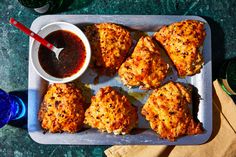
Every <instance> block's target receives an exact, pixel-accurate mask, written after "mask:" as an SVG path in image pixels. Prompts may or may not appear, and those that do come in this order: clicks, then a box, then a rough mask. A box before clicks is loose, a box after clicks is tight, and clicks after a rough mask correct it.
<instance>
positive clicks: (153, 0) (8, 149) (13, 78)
mask: <svg viewBox="0 0 236 157" xmlns="http://www.w3.org/2000/svg"><path fill="white" fill-rule="evenodd" d="M58 14H133V15H198V16H202V17H203V18H205V19H206V20H207V21H208V23H209V24H210V27H211V31H212V64H213V74H212V75H213V79H216V78H217V75H218V71H219V68H220V66H221V65H222V63H223V62H224V61H225V60H227V59H232V58H234V57H236V32H235V31H236V1H235V0H225V1H223V0H120V1H114V0H74V1H73V2H72V4H71V5H70V6H69V7H68V8H67V9H65V10H64V11H63V12H60V13H58ZM38 16H40V15H36V14H33V13H32V12H31V11H29V10H27V9H25V8H24V7H23V6H21V5H20V4H19V3H18V2H17V0H1V1H0V79H1V81H0V88H1V89H4V90H6V91H8V92H10V91H27V87H28V59H29V58H28V40H29V38H28V37H27V36H25V35H24V34H22V33H21V32H20V31H18V30H16V29H15V28H13V27H12V26H11V25H10V24H8V20H9V18H10V17H14V18H16V19H17V20H19V21H21V22H22V23H24V24H25V25H27V26H28V27H29V26H30V25H31V23H32V21H33V20H34V19H35V18H37V17H38ZM108 147H109V146H61V145H40V144H37V143H35V142H34V141H33V140H31V138H30V137H29V135H28V133H27V129H24V128H22V127H21V128H19V127H16V126H11V125H6V126H5V127H3V128H1V129H0V156H1V157H3V156H7V157H11V156H17V157H18V156H19V157H26V156H30V157H32V156H57V157H59V156H63V157H71V156H96V157H99V156H104V153H103V151H104V150H105V149H106V148H108Z"/></svg>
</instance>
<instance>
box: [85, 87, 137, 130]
mask: <svg viewBox="0 0 236 157" xmlns="http://www.w3.org/2000/svg"><path fill="white" fill-rule="evenodd" d="M137 121H138V115H137V109H136V107H134V106H132V105H131V103H130V102H129V101H128V99H127V98H126V97H125V96H124V95H122V94H120V93H119V92H117V91H116V90H114V89H112V88H111V87H109V86H108V87H104V88H101V89H100V90H99V91H98V93H97V94H96V96H94V97H92V100H91V105H90V107H89V108H88V109H87V110H86V112H85V120H84V123H85V124H88V125H90V126H91V127H92V128H97V129H99V130H100V131H107V132H108V133H111V132H113V133H114V134H127V133H129V132H130V131H131V130H132V129H133V128H134V127H135V126H136V124H137Z"/></svg>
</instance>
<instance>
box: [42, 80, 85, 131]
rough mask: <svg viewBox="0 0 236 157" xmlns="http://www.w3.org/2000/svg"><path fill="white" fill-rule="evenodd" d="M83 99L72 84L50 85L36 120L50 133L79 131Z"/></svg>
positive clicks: (81, 121) (82, 115) (82, 112)
mask: <svg viewBox="0 0 236 157" xmlns="http://www.w3.org/2000/svg"><path fill="white" fill-rule="evenodd" d="M83 103H84V100H83V97H82V94H81V92H80V91H79V90H78V89H76V88H75V87H74V86H73V85H72V84H51V85H49V87H48V90H47V93H46V95H45V96H44V99H43V101H42V103H41V106H40V109H39V113H38V119H39V121H40V123H41V126H42V128H43V129H44V130H46V131H49V132H51V133H55V132H64V131H65V132H69V133H75V132H77V131H79V130H80V128H81V127H82V125H83V120H84V109H83Z"/></svg>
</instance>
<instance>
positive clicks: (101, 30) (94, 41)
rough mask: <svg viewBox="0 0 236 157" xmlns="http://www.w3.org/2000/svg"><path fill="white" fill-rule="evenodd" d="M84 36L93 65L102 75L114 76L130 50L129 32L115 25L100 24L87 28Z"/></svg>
mask: <svg viewBox="0 0 236 157" xmlns="http://www.w3.org/2000/svg"><path fill="white" fill-rule="evenodd" d="M85 34H86V35H87V37H88V39H89V41H90V44H91V49H92V61H93V62H94V65H95V66H96V67H97V68H100V71H101V70H102V71H101V72H102V73H105V74H108V75H111V74H114V73H115V72H116V71H117V70H118V69H119V67H120V65H121V64H122V62H123V61H124V59H125V57H126V56H127V53H128V52H129V49H130V48H131V44H132V39H131V35H130V32H129V31H127V30H126V29H125V28H123V27H121V26H119V25H116V24H112V23H100V24H94V25H91V26H88V27H87V28H86V30H85Z"/></svg>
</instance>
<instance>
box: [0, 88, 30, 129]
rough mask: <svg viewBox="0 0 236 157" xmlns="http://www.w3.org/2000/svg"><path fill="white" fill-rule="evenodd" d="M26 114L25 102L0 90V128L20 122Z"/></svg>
mask: <svg viewBox="0 0 236 157" xmlns="http://www.w3.org/2000/svg"><path fill="white" fill-rule="evenodd" d="M25 114H26V106H25V104H24V102H23V101H22V100H21V99H20V98H19V97H17V96H15V95H11V94H8V93H6V92H5V91H3V90H1V89H0V128H1V127H3V126H4V125H5V124H7V123H9V122H10V121H12V120H18V119H21V118H22V117H24V116H25Z"/></svg>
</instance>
